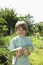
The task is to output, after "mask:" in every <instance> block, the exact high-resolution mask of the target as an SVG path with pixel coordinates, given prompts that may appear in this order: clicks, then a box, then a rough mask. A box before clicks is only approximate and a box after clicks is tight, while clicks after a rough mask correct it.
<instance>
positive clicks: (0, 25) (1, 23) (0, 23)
mask: <svg viewBox="0 0 43 65" xmlns="http://www.w3.org/2000/svg"><path fill="white" fill-rule="evenodd" d="M6 24H7V23H6V21H5V20H4V19H3V18H0V34H1V35H2V33H3V32H4V31H7V30H8V29H7V27H6Z"/></svg>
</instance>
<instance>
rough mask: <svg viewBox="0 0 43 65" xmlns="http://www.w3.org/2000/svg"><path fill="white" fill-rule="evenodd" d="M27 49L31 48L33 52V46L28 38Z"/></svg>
mask: <svg viewBox="0 0 43 65" xmlns="http://www.w3.org/2000/svg"><path fill="white" fill-rule="evenodd" d="M28 47H29V48H31V49H32V50H34V45H33V43H32V41H31V39H29V38H28Z"/></svg>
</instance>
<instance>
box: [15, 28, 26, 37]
mask: <svg viewBox="0 0 43 65" xmlns="http://www.w3.org/2000/svg"><path fill="white" fill-rule="evenodd" d="M16 33H17V35H18V36H20V37H23V36H25V34H26V30H24V29H23V28H22V27H19V28H18V29H17V30H16Z"/></svg>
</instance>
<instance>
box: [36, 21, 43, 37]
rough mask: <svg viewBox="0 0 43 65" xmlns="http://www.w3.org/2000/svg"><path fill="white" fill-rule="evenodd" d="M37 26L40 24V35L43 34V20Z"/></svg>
mask: <svg viewBox="0 0 43 65" xmlns="http://www.w3.org/2000/svg"><path fill="white" fill-rule="evenodd" d="M37 26H38V29H39V33H40V35H41V36H43V22H39V23H38V24H37Z"/></svg>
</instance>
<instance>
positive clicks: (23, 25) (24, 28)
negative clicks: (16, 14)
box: [15, 21, 28, 31]
mask: <svg viewBox="0 0 43 65" xmlns="http://www.w3.org/2000/svg"><path fill="white" fill-rule="evenodd" d="M19 27H22V29H23V30H26V31H28V26H27V24H26V22H24V21H18V22H17V23H16V25H15V29H16V30H17V29H18V28H19Z"/></svg>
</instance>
